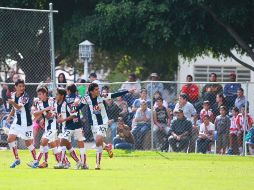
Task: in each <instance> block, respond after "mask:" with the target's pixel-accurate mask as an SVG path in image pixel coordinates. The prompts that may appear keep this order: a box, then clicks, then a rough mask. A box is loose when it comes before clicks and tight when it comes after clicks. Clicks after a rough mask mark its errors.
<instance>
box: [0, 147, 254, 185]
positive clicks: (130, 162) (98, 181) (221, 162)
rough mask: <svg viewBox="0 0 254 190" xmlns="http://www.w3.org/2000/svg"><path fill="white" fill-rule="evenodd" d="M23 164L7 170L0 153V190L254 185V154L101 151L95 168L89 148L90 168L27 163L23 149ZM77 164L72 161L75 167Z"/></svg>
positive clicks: (5, 159) (8, 159)
mask: <svg viewBox="0 0 254 190" xmlns="http://www.w3.org/2000/svg"><path fill="white" fill-rule="evenodd" d="M19 154H20V158H21V161H22V163H21V165H19V166H17V167H16V168H15V169H9V164H10V163H11V162H12V160H13V158H12V155H11V153H10V152H9V151H0V190H11V189H13V190H14V189H15V190H19V189H20V190H23V189H25V190H30V189H36V190H40V189H43V190H55V189H57V190H58V189H63V190H65V189H69V190H74V189H103V190H106V189H110V190H125V189H126V190H135V189H137V190H151V189H156V190H160V189H165V190H169V189H174V190H177V189H187V190H199V189H202V190H204V189H205V190H207V189H208V190H212V189H216V190H220V189H222V190H227V189H228V190H240V189H243V190H245V189H251V188H253V187H254V180H253V178H254V158H253V157H236V156H215V155H200V154H180V153H179V154H176V153H160V152H124V151H115V157H114V158H113V159H109V158H108V157H107V155H105V154H104V155H103V159H102V164H101V166H102V169H101V170H94V165H95V164H94V163H95V158H94V151H89V152H88V164H89V167H90V170H86V171H85V170H74V169H69V170H55V169H53V165H54V160H53V156H51V157H50V158H49V160H50V163H49V164H50V167H49V168H48V169H31V168H28V167H27V166H26V162H28V161H29V159H30V155H29V153H28V151H19ZM73 167H74V162H72V168H73Z"/></svg>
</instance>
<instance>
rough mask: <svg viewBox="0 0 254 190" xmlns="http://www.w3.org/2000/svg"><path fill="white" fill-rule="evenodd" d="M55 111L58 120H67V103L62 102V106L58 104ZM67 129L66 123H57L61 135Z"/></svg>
mask: <svg viewBox="0 0 254 190" xmlns="http://www.w3.org/2000/svg"><path fill="white" fill-rule="evenodd" d="M55 110H56V113H57V118H64V119H65V118H67V103H66V101H62V102H61V103H60V104H59V103H58V102H57V103H56V104H55ZM65 128H66V121H64V122H63V123H57V130H58V132H60V133H63V132H64V129H65Z"/></svg>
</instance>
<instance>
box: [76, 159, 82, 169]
mask: <svg viewBox="0 0 254 190" xmlns="http://www.w3.org/2000/svg"><path fill="white" fill-rule="evenodd" d="M80 168H82V163H81V162H80V161H78V162H77V164H76V170H79V169H80Z"/></svg>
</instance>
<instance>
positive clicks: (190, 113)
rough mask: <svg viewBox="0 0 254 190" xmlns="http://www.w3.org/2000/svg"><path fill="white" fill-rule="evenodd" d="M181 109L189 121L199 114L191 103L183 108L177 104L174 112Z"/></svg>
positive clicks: (187, 103)
mask: <svg viewBox="0 0 254 190" xmlns="http://www.w3.org/2000/svg"><path fill="white" fill-rule="evenodd" d="M179 108H181V109H182V110H183V114H184V116H185V117H186V118H187V119H188V120H191V119H192V117H193V116H194V115H195V114H196V113H197V111H196V109H195V108H194V106H193V105H192V104H191V103H190V102H186V104H185V105H184V106H182V107H181V106H180V105H179V103H177V104H176V106H175V109H174V112H175V111H176V110H178V109H179Z"/></svg>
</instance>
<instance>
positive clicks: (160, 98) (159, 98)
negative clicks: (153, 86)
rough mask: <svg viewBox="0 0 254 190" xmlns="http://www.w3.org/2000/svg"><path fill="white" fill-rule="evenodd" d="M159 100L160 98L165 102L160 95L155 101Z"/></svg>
mask: <svg viewBox="0 0 254 190" xmlns="http://www.w3.org/2000/svg"><path fill="white" fill-rule="evenodd" d="M158 100H160V101H162V102H163V99H162V97H158V98H156V100H155V101H158Z"/></svg>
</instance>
